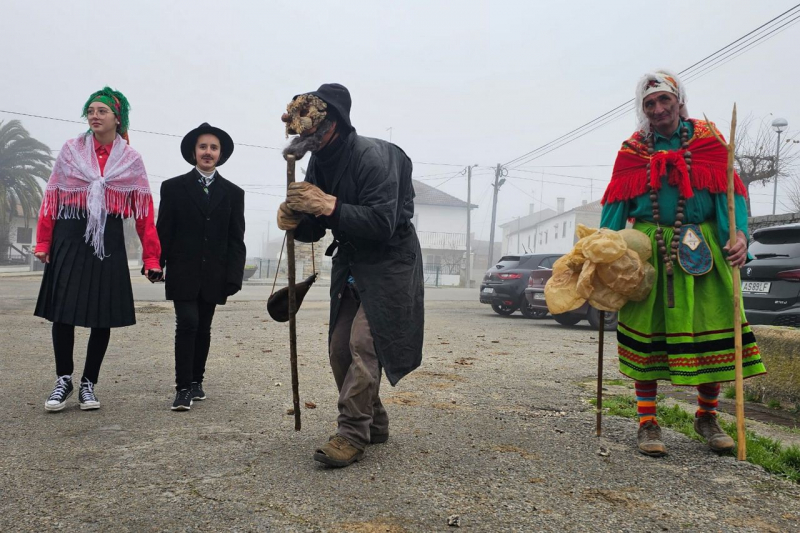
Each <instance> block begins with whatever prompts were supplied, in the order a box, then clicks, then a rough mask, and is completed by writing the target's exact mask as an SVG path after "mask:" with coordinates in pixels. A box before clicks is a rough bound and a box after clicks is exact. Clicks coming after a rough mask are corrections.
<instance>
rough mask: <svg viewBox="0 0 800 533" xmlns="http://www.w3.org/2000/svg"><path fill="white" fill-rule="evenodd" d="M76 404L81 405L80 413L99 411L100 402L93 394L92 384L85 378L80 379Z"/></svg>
mask: <svg viewBox="0 0 800 533" xmlns="http://www.w3.org/2000/svg"><path fill="white" fill-rule="evenodd" d="M78 402H79V403H80V404H81V411H90V410H92V409H100V401H99V400H98V399H97V396H95V394H94V383H92V382H91V381H89V380H88V379H86V378H82V379H81V388H80V391H79V392H78Z"/></svg>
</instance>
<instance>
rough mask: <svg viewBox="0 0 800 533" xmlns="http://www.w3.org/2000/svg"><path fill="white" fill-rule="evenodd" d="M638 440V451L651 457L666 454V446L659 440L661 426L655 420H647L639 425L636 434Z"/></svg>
mask: <svg viewBox="0 0 800 533" xmlns="http://www.w3.org/2000/svg"><path fill="white" fill-rule="evenodd" d="M636 438H637V440H638V441H639V451H640V452H641V453H643V454H645V455H649V456H651V457H661V456H662V455H667V448H666V447H664V443H663V442H661V427H659V425H658V424H656V423H655V422H653V421H651V420H648V421H647V422H645V423H644V424H642V425H641V426H639V433H638V434H637V435H636Z"/></svg>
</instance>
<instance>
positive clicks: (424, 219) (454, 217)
mask: <svg viewBox="0 0 800 533" xmlns="http://www.w3.org/2000/svg"><path fill="white" fill-rule="evenodd" d="M472 225H473V226H475V221H474V220H473V221H472ZM414 227H415V228H417V231H440V232H444V233H466V232H467V208H466V207H447V206H438V205H416V204H415V205H414Z"/></svg>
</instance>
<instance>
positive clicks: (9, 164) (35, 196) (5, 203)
mask: <svg viewBox="0 0 800 533" xmlns="http://www.w3.org/2000/svg"><path fill="white" fill-rule="evenodd" d="M52 163H53V156H52V155H50V148H48V147H47V145H45V144H44V143H41V142H39V141H37V140H36V139H34V138H32V137H31V136H30V134H29V133H28V130H26V129H25V128H24V127H23V126H22V124H21V123H20V121H19V120H11V121H8V122H7V123H5V124H3V123H2V122H0V262H3V261H5V260H6V259H7V258H8V251H9V243H10V237H11V235H10V233H11V221H12V219H13V217H14V216H15V215H16V214H17V213H18V212H21V213H22V216H23V217H24V218H25V225H26V227H27V225H28V223H29V220H30V219H31V218H33V217H35V216H36V214H37V211H38V210H39V207H40V206H41V204H42V188H41V186H40V185H39V182H38V181H37V180H42V181H43V182H45V183H47V180H48V179H49V178H50V170H51V168H52Z"/></svg>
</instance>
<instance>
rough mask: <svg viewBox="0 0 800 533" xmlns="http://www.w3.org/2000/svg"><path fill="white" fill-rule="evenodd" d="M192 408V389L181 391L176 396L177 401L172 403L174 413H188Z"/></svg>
mask: <svg viewBox="0 0 800 533" xmlns="http://www.w3.org/2000/svg"><path fill="white" fill-rule="evenodd" d="M191 408H192V391H191V389H181V390H179V391H178V392H177V393H176V394H175V401H174V402H172V410H173V411H188V410H189V409H191Z"/></svg>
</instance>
